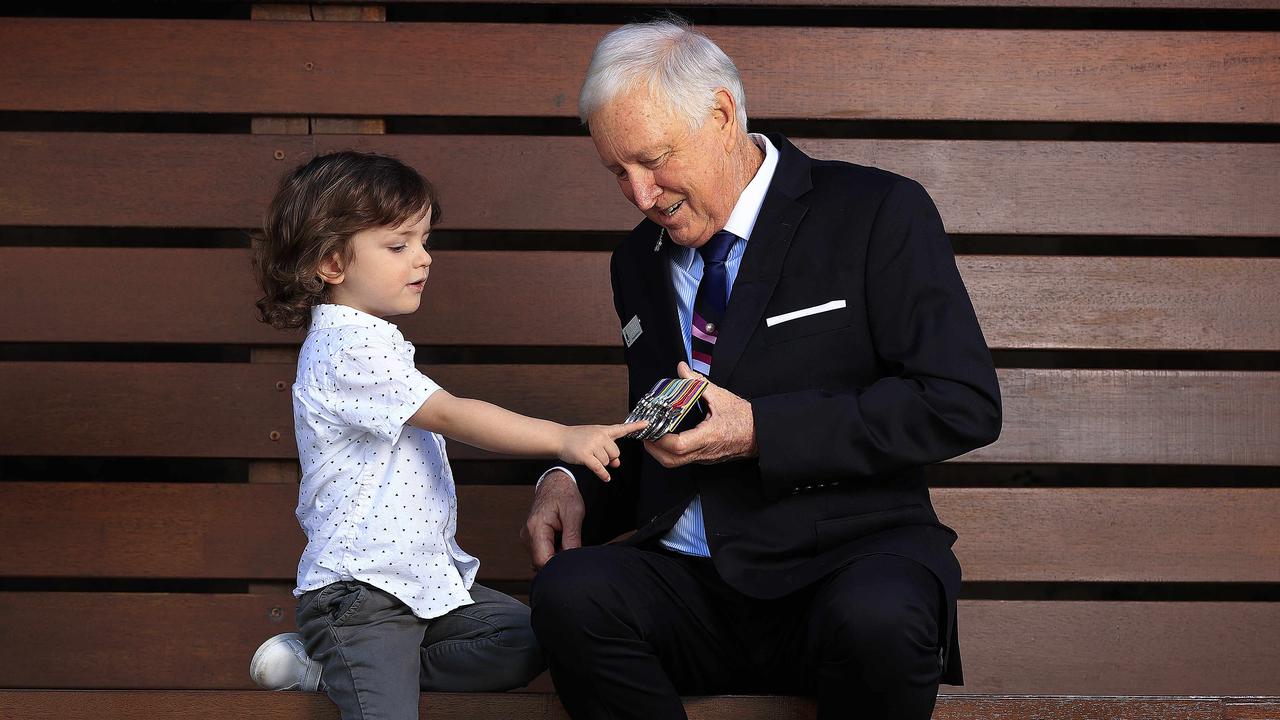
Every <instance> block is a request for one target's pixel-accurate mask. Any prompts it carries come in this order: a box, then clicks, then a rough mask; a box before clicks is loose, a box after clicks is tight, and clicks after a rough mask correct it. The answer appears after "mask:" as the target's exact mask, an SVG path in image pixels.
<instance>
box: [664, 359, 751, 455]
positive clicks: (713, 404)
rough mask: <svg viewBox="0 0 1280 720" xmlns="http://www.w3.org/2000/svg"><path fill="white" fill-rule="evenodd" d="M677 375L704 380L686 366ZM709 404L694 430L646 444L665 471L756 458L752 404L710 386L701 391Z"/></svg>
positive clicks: (703, 398)
mask: <svg viewBox="0 0 1280 720" xmlns="http://www.w3.org/2000/svg"><path fill="white" fill-rule="evenodd" d="M676 373H677V374H678V375H679V376H680V377H681V378H685V379H692V378H701V377H702V376H701V375H699V374H698V373H696V372H694V371H693V370H691V369H689V366H688V365H686V364H684V363H683V362H682V363H680V364H679V365H677V366H676ZM702 400H703V402H705V403H706V404H707V417H706V418H704V419H703V420H702V422H700V423H698V426H697V427H695V428H693V429H692V430H687V431H685V432H682V433H671V434H668V435H663V436H662V437H660V438H658V439H657V440H655V441H653V442H647V443H645V444H644V449H645V450H646V451H648V453H649V454H650V455H652V456H653V458H654V459H655V460H657V461H658V462H659V463H660V464H661V465H662V466H663V467H667V468H673V467H679V466H681V465H687V464H689V463H704V464H705V463H717V462H724V461H725V460H737V459H739V458H745V457H755V456H756V455H757V454H759V449H758V448H757V447H756V427H755V420H754V419H753V417H752V415H751V403H749V402H747V401H746V400H743V399H742V398H740V397H738V396H737V395H734V394H733V393H731V392H729V391H728V390H725V389H724V388H722V387H719V386H717V385H712V384H711V383H709V382H708V383H707V389H706V390H703V391H702Z"/></svg>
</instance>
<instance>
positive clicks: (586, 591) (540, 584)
mask: <svg viewBox="0 0 1280 720" xmlns="http://www.w3.org/2000/svg"><path fill="white" fill-rule="evenodd" d="M615 554H616V553H615V551H614V549H612V548H609V547H608V546H602V547H588V548H578V549H575V550H569V551H565V552H561V553H559V554H558V555H556V556H555V557H553V558H551V561H550V562H548V563H547V565H546V566H545V567H543V568H542V570H540V571H538V574H537V575H536V576H535V577H534V579H533V587H532V590H531V592H530V596H529V601H530V602H529V604H530V605H531V606H532V608H533V616H532V619H533V629H534V632H535V633H537V635H538V638H539V640H541V641H542V643H543V646H544V647H546V646H548V645H552V644H555V643H556V641H557V640H562V639H564V638H565V636H566V633H573V634H577V633H579V632H581V630H582V629H583V628H586V627H589V626H590V625H592V624H593V623H595V622H598V621H600V620H602V619H605V618H607V616H608V615H609V614H610V613H609V612H608V611H607V610H606V608H607V607H608V605H609V599H610V598H611V597H613V596H614V595H615V593H616V592H617V585H618V582H617V580H619V579H618V578H616V577H615V576H616V575H617V574H618V573H619V566H618V563H617V562H616V559H615V558H614V557H613V556H614V555H615Z"/></svg>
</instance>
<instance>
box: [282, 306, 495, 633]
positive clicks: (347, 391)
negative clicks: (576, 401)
mask: <svg viewBox="0 0 1280 720" xmlns="http://www.w3.org/2000/svg"><path fill="white" fill-rule="evenodd" d="M413 352H414V351H413V343H410V342H408V341H406V340H405V339H404V336H403V335H401V334H400V331H399V330H398V329H397V328H396V326H395V325H392V324H391V323H389V322H387V321H385V320H381V319H379V318H376V317H374V316H372V315H369V314H366V313H363V312H360V311H359V310H355V309H353V308H349V307H346V306H343V305H317V306H316V307H315V308H313V309H312V311H311V328H310V331H309V332H308V334H307V339H306V341H305V342H304V343H303V344H302V352H301V354H300V355H299V357H298V378H297V381H296V382H294V384H293V421H294V429H295V431H296V434H297V438H298V457H299V460H300V461H301V463H302V484H301V486H300V487H299V491H298V510H297V515H298V522H299V523H300V524H301V525H302V529H303V530H304V531H305V532H306V534H307V549H306V550H305V551H304V552H303V554H302V560H301V561H300V562H299V563H298V587H297V588H296V589H295V590H294V595H301V594H302V593H303V592H306V591H308V590H315V589H317V588H321V587H324V586H325V585H328V584H330V583H334V582H339V581H342V580H360V581H362V582H366V583H369V584H370V585H375V586H377V587H379V588H382V589H383V590H386V591H387V592H389V593H391V594H392V595H395V596H396V597H397V598H399V599H400V600H401V601H402V602H404V604H405V605H408V606H409V608H410V609H412V610H413V612H414V614H415V615H417V616H419V617H422V618H433V617H439V616H440V615H443V614H445V613H447V612H449V611H450V610H452V609H454V608H456V607H460V606H462V605H466V604H468V603H470V602H471V595H470V594H469V593H468V592H467V590H468V589H469V588H470V587H471V583H472V582H473V581H474V580H475V577H476V570H477V569H478V568H479V567H480V561H478V560H476V559H475V558H473V557H471V556H470V555H468V554H467V553H465V552H463V551H462V548H461V547H459V546H458V542H457V540H455V539H454V535H455V533H456V528H457V524H458V500H457V494H456V492H455V490H454V485H453V473H452V471H451V470H450V469H449V460H448V458H447V457H446V455H445V443H444V438H442V437H440V436H439V435H437V434H435V433H432V432H427V431H425V430H420V429H418V428H415V427H412V426H409V425H406V424H405V423H406V421H407V420H408V419H409V418H410V417H412V416H413V414H414V413H415V412H416V411H417V410H418V408H419V407H421V406H422V403H423V402H425V401H426V399H427V398H428V397H430V396H431V393H433V392H435V391H436V390H438V389H439V387H440V386H439V385H436V384H435V383H434V382H433V381H432V380H431V379H430V378H428V377H427V376H425V375H423V374H422V373H420V372H418V369H417V368H416V367H414V364H413Z"/></svg>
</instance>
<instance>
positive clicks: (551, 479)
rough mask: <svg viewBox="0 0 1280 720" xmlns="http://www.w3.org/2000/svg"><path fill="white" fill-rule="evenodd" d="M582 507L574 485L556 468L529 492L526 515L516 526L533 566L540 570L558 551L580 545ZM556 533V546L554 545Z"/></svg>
mask: <svg viewBox="0 0 1280 720" xmlns="http://www.w3.org/2000/svg"><path fill="white" fill-rule="evenodd" d="M585 512H586V508H585V506H584V505H583V503H582V494H581V493H580V492H578V485H577V483H575V482H574V481H573V479H572V478H570V477H569V476H568V475H566V474H565V473H564V472H562V471H560V470H556V471H553V472H551V473H550V474H548V475H547V476H546V477H545V478H543V479H542V484H540V485H538V489H537V490H536V491H534V493H533V505H532V506H531V507H530V508H529V517H528V519H526V520H525V523H524V527H522V528H520V541H521V542H523V543H524V545H525V547H526V548H528V549H529V557H530V559H531V560H533V569H534V570H541V569H542V566H543V565H546V564H547V562H548V561H550V560H551V556H553V555H555V554H556V553H557V552H558V551H559V550H570V549H573V548H576V547H581V546H582V516H583V514H584V513H585ZM556 533H559V534H560V547H559V549H557V548H556Z"/></svg>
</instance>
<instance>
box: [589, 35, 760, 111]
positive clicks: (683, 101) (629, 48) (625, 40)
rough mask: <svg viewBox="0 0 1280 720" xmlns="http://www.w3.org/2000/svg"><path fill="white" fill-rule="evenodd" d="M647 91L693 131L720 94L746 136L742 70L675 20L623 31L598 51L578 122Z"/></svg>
mask: <svg viewBox="0 0 1280 720" xmlns="http://www.w3.org/2000/svg"><path fill="white" fill-rule="evenodd" d="M637 87H647V89H648V90H649V92H650V93H652V95H653V96H654V98H656V99H665V100H667V101H668V102H670V105H671V108H672V110H674V111H675V112H676V114H677V115H680V116H682V117H684V119H685V121H686V122H688V124H689V129H691V130H696V129H698V128H699V127H702V123H703V122H704V121H706V119H707V113H708V111H709V110H711V108H713V107H715V94H716V91H717V90H721V89H723V90H726V91H728V93H729V95H731V96H732V97H733V99H734V102H735V104H736V106H737V113H736V114H737V118H738V125H739V126H741V128H742V131H743V132H746V130H747V96H746V93H745V92H743V89H742V79H741V78H740V77H738V68H737V67H735V66H734V64H733V61H732V60H730V59H729V56H728V55H725V54H724V51H723V50H721V49H720V47H719V46H717V45H716V44H715V43H714V42H712V41H711V39H710V38H708V37H707V36H706V35H703V34H702V33H700V32H697V31H695V30H693V28H691V27H690V26H689V25H688V24H686V23H683V22H680V21H677V20H655V21H653V22H646V23H634V24H631V25H623V26H622V27H620V28H618V29H617V30H614V31H613V32H611V33H609V34H608V35H605V36H604V39H603V40H601V41H600V44H599V45H596V50H595V53H593V54H592V56H591V65H590V66H589V67H588V68H587V77H586V79H585V80H583V81H582V91H581V92H580V93H578V117H579V119H581V120H582V122H583V124H586V123H587V121H588V119H589V118H590V117H591V115H592V114H594V113H595V112H596V111H598V110H600V109H601V108H603V107H604V106H605V105H607V104H609V103H610V102H612V101H613V99H614V98H616V97H617V96H618V95H620V94H622V93H624V92H627V91H630V90H632V89H634V88H637Z"/></svg>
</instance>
